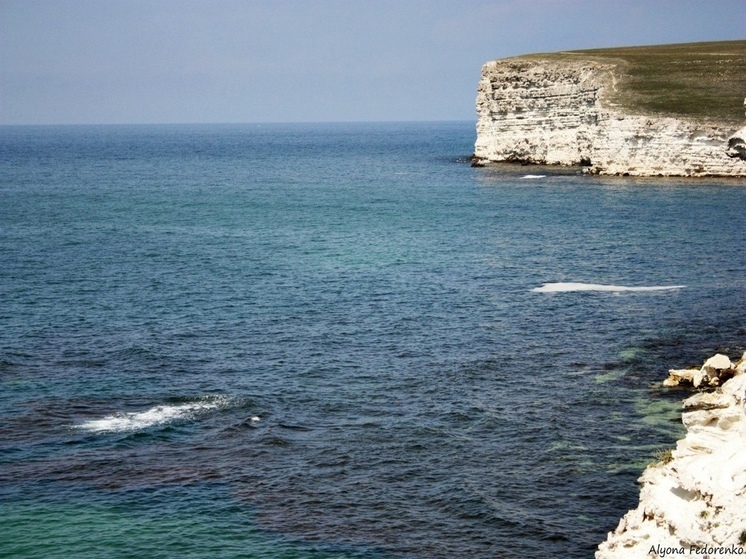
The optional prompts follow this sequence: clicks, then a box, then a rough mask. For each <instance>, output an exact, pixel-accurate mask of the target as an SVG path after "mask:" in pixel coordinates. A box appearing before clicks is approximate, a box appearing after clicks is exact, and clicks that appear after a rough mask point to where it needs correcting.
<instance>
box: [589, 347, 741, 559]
mask: <svg viewBox="0 0 746 559" xmlns="http://www.w3.org/2000/svg"><path fill="white" fill-rule="evenodd" d="M723 357H725V356H723ZM726 359H727V357H726ZM717 361H718V362H720V361H722V359H721V358H720V357H718V359H717ZM708 362H710V363H711V365H709V366H708V367H709V368H711V369H712V370H713V371H714V370H715V368H714V366H712V360H708ZM720 364H724V363H719V364H718V366H719V365H720ZM704 368H705V367H703V369H704ZM721 370H724V369H721ZM733 370H734V375H735V376H733V378H731V379H730V380H728V381H726V382H725V383H724V384H723V385H722V386H721V387H720V388H717V389H716V390H715V391H713V392H701V393H698V394H696V395H694V396H692V397H690V398H688V399H687V400H685V401H684V407H683V413H682V421H683V423H684V425H685V427H686V428H687V434H686V436H685V437H684V438H683V439H682V440H680V441H679V442H678V443H677V445H676V449H675V450H673V451H671V452H670V455H668V456H666V457H665V458H664V459H663V460H662V461H660V462H658V463H657V464H654V465H651V466H648V468H647V469H646V470H645V472H644V473H643V475H642V477H641V478H640V480H639V481H640V483H641V485H642V488H641V490H640V504H639V506H638V507H637V508H636V509H634V510H631V511H629V512H628V513H627V514H626V515H625V516H624V517H623V518H622V520H621V521H620V522H619V526H618V527H617V529H616V530H615V531H614V532H612V533H610V534H609V536H608V538H607V540H606V541H605V542H603V543H602V544H601V545H600V546H599V548H598V551H597V552H596V559H622V558H625V559H633V558H634V559H638V558H642V557H666V556H669V557H683V556H686V557H689V556H700V557H704V556H709V557H710V558H714V557H734V556H735V557H738V556H744V557H746V408H745V407H744V406H746V353H744V355H743V358H742V359H741V361H740V363H738V364H737V365H734V367H733Z"/></svg>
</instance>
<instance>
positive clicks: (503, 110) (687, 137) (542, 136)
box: [474, 58, 746, 176]
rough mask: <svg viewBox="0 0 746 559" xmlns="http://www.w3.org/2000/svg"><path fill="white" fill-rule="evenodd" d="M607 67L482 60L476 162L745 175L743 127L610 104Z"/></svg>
mask: <svg viewBox="0 0 746 559" xmlns="http://www.w3.org/2000/svg"><path fill="white" fill-rule="evenodd" d="M617 81H618V75H617V71H616V67H615V65H614V64H608V63H602V62H597V61H593V60H556V59H552V60H550V59H546V60H543V59H541V58H513V59H505V60H496V61H493V62H489V63H487V64H485V65H484V66H483V68H482V78H481V80H480V82H479V88H478V93H477V102H476V105H477V114H478V116H479V120H478V122H477V141H476V144H475V150H474V162H475V165H483V164H486V163H489V162H501V161H513V162H521V163H537V164H547V165H583V166H586V167H587V168H588V170H589V171H590V172H593V173H599V174H609V175H633V176H634V175H637V176H658V175H661V176H746V152H745V151H744V143H743V142H744V130H741V131H738V132H737V131H736V130H735V129H729V128H728V127H726V126H716V125H713V124H706V123H702V122H695V121H690V120H684V119H679V118H673V117H662V116H650V115H634V114H628V113H627V112H625V111H623V110H622V109H621V108H619V107H616V106H614V105H613V104H612V103H611V102H610V101H609V98H610V94H611V93H612V92H613V91H614V88H615V87H617Z"/></svg>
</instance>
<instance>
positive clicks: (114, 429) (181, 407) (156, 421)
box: [76, 397, 229, 433]
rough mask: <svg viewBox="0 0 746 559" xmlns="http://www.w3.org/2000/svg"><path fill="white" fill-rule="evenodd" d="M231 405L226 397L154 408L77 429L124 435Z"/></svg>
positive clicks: (115, 416) (187, 418) (94, 422)
mask: <svg viewBox="0 0 746 559" xmlns="http://www.w3.org/2000/svg"><path fill="white" fill-rule="evenodd" d="M227 405H229V402H228V399H226V398H224V397H220V398H211V399H205V400H200V401H197V402H189V403H184V404H178V405H160V406H154V407H152V408H150V409H148V410H145V411H140V412H130V413H116V414H112V415H107V416H106V417H102V418H101V419H91V420H89V421H86V422H84V423H81V424H80V425H77V426H76V428H78V429H81V430H83V431H88V432H91V433H123V432H134V431H141V430H143V429H147V428H149V427H153V426H157V425H164V424H168V423H172V422H175V421H184V420H189V419H193V418H195V417H197V416H199V415H201V414H204V413H207V412H210V411H213V410H217V409H221V408H225V407H226V406H227Z"/></svg>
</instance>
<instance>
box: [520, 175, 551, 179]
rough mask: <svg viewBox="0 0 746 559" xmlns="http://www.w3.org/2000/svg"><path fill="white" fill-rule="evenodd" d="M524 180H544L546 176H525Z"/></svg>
mask: <svg viewBox="0 0 746 559" xmlns="http://www.w3.org/2000/svg"><path fill="white" fill-rule="evenodd" d="M521 178H522V179H544V178H546V175H523V176H522V177H521Z"/></svg>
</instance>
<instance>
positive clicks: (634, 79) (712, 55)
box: [520, 41, 746, 125]
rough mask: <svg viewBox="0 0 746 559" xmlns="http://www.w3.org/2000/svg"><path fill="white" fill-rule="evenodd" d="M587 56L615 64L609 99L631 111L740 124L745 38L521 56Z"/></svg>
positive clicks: (742, 118)
mask: <svg viewBox="0 0 746 559" xmlns="http://www.w3.org/2000/svg"><path fill="white" fill-rule="evenodd" d="M539 57H540V58H550V59H552V58H556V59H559V60H562V59H572V60H578V59H579V58H587V59H589V60H595V61H599V62H604V63H610V64H616V65H617V74H618V82H617V84H616V88H617V91H616V92H613V93H612V94H611V95H610V97H609V100H610V101H611V102H613V103H617V104H619V105H621V106H622V107H623V108H625V109H626V110H627V111H628V112H634V113H638V114H639V113H642V114H650V113H653V114H663V115H671V116H678V117H682V116H683V117H688V118H693V119H698V120H705V121H709V122H716V123H727V124H740V125H743V122H744V121H746V116H744V110H746V108H745V107H744V97H746V41H721V42H714V43H684V44H675V45H656V46H646V47H621V48H609V49H593V50H576V51H563V52H557V53H552V54H541V55H538V54H537V55H529V56H526V57H520V58H539Z"/></svg>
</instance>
